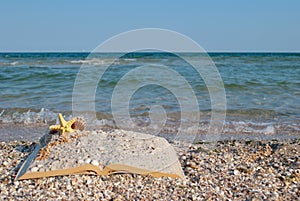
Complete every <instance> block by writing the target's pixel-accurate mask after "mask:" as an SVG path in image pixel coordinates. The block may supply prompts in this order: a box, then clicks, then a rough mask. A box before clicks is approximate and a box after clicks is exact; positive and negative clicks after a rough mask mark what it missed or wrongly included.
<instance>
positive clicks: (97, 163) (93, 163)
mask: <svg viewBox="0 0 300 201" xmlns="http://www.w3.org/2000/svg"><path fill="white" fill-rule="evenodd" d="M91 164H92V165H95V166H98V165H99V162H98V161H97V160H92V162H91Z"/></svg>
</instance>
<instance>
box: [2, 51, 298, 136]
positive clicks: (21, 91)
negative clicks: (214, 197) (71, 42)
mask: <svg viewBox="0 0 300 201" xmlns="http://www.w3.org/2000/svg"><path fill="white" fill-rule="evenodd" d="M209 55H210V57H211V59H212V60H213V62H214V63H215V65H216V67H217V69H218V70H219V72H220V75H221V77H222V79H223V82H224V86H225V91H226V98H227V118H226V126H225V129H224V132H225V133H226V132H227V133H244V134H245V133H246V134H247V133H249V134H251V133H264V132H265V133H268V132H271V134H281V133H287V132H288V133H293V134H295V135H296V134H299V132H300V127H299V123H300V101H299V100H300V53H210V54H209ZM87 56H88V54H87V53H0V82H1V85H0V127H1V126H2V128H3V129H2V130H1V129H0V132H2V133H0V135H1V134H2V135H3V136H4V135H5V133H8V132H7V130H5V129H4V127H6V126H7V125H9V124H14V125H15V124H24V125H27V126H34V125H35V124H39V125H40V124H45V125H48V124H50V123H53V122H55V121H56V114H57V113H58V112H63V113H64V114H65V115H67V117H70V116H71V115H72V92H73V86H74V82H75V79H76V76H77V73H78V71H79V68H80V67H81V65H89V66H94V67H97V68H101V67H103V66H105V65H106V64H107V63H110V62H113V64H112V65H111V66H110V68H109V69H108V70H107V71H106V73H105V74H104V76H103V77H102V79H101V80H100V82H99V84H98V87H97V90H96V102H95V106H96V111H97V117H98V119H99V120H101V122H102V124H109V125H112V124H113V121H112V119H111V96H112V92H113V90H114V87H115V86H116V84H117V83H118V81H119V80H120V79H121V78H122V77H123V76H124V75H125V74H126V73H128V72H130V71H131V70H133V69H135V68H137V67H138V66H145V65H149V64H153V63H155V64H160V65H166V66H168V67H169V68H171V69H173V70H175V71H176V72H178V73H180V74H181V75H182V76H183V77H184V78H185V79H186V80H187V81H188V82H189V84H190V85H191V86H192V88H193V91H194V92H195V94H196V96H197V99H198V102H199V108H200V110H201V112H202V113H203V114H204V115H202V117H203V119H201V122H202V123H203V122H206V121H208V119H209V115H210V110H211V105H210V97H209V94H208V91H207V88H206V85H205V83H204V81H203V80H202V79H201V77H199V75H198V74H197V73H196V72H195V70H193V69H192V68H190V67H189V65H188V64H187V63H186V62H184V61H182V60H181V59H178V57H176V56H174V55H172V54H166V53H134V54H129V55H125V56H123V57H122V58H119V59H118V60H115V61H113V58H114V55H113V54H99V55H97V57H96V58H89V59H86V57H87ZM185 56H187V57H189V58H191V59H197V58H198V57H199V55H197V54H192V53H191V54H186V55H185ZM157 76H160V75H159V74H158V75H157ZM149 79H151V78H149ZM171 79H172V78H170V80H171ZM173 81H174V80H173ZM128 82H134V80H128ZM178 87H180V86H178ZM181 90H187V89H184V88H183V89H181ZM157 104H159V105H162V106H163V107H164V109H165V110H166V112H167V114H170V116H172V115H173V117H174V118H173V120H174V121H173V122H169V125H177V123H178V122H177V121H179V119H180V118H179V117H178V115H180V106H179V104H178V101H177V100H176V96H174V95H173V94H172V93H170V91H168V90H166V89H165V88H163V87H161V86H156V85H149V86H145V87H143V88H141V89H139V90H138V91H136V93H135V94H134V95H133V96H132V98H131V101H130V114H131V115H132V117H133V118H136V119H139V121H145V122H147V121H148V120H147V118H148V113H149V108H150V107H151V105H157ZM201 122H200V123H201ZM270 126H272V127H270ZM175 127H176V126H175ZM272 128H273V129H272ZM5 136H6V135H5ZM4 138H5V137H4Z"/></svg>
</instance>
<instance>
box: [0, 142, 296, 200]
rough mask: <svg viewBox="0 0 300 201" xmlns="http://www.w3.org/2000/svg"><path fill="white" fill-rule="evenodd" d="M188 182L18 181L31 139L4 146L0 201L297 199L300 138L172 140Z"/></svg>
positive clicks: (119, 177) (125, 178) (120, 178)
mask: <svg viewBox="0 0 300 201" xmlns="http://www.w3.org/2000/svg"><path fill="white" fill-rule="evenodd" d="M171 145H172V146H173V147H174V149H175V150H176V153H177V155H178V158H179V161H180V163H181V166H182V169H183V171H184V174H185V179H171V178H168V177H161V178H155V177H152V176H141V175H135V174H115V175H110V176H95V175H70V176H57V177H49V178H41V179H28V180H21V181H14V179H15V176H16V173H17V171H18V168H19V166H18V164H19V163H20V162H21V161H23V160H24V159H25V158H26V156H27V155H28V154H29V153H30V152H31V151H32V150H33V147H34V143H33V142H31V141H10V142H1V143H0V146H1V149H0V157H1V158H0V161H1V164H0V175H1V176H0V199H1V200H11V199H12V200H18V199H22V200H37V199H40V200H78V199H79V200H97V199H99V200H216V199H219V200H283V199H284V200H297V199H298V198H299V196H300V188H299V182H300V159H299V155H300V140H299V139H286V140H267V141H266V140H260V141H256V140H223V141H218V142H217V143H216V144H215V145H214V146H213V149H208V148H207V147H208V146H209V143H207V142H198V143H194V144H187V143H183V142H173V143H171Z"/></svg>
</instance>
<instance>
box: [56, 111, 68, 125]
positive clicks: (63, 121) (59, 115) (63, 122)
mask: <svg viewBox="0 0 300 201" xmlns="http://www.w3.org/2000/svg"><path fill="white" fill-rule="evenodd" d="M58 119H59V122H60V125H61V126H65V125H66V124H67V122H66V120H65V119H64V117H63V116H62V114H61V113H59V114H58Z"/></svg>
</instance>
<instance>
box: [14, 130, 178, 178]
mask: <svg viewBox="0 0 300 201" xmlns="http://www.w3.org/2000/svg"><path fill="white" fill-rule="evenodd" d="M115 173H135V174H141V175H153V176H155V177H160V176H167V177H172V178H183V176H184V175H183V171H182V168H181V166H180V163H179V161H178V158H177V155H176V152H175V151H174V149H173V147H172V146H171V145H170V144H169V143H168V142H167V141H166V140H165V139H164V138H161V137H157V136H153V135H148V134H143V133H137V132H132V131H124V130H113V131H110V132H104V131H101V130H99V131H76V132H72V133H68V134H65V135H64V136H61V135H52V134H49V133H47V134H46V135H45V136H44V137H43V138H41V140H40V143H39V144H37V145H36V147H35V149H34V151H33V152H32V153H31V154H30V155H29V156H28V157H27V159H26V160H25V162H24V163H23V165H22V166H21V168H20V170H19V172H18V174H17V177H16V179H17V180H22V179H30V178H41V177H49V176H58V175H70V174H97V175H110V174H115Z"/></svg>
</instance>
